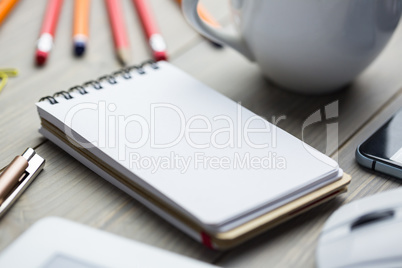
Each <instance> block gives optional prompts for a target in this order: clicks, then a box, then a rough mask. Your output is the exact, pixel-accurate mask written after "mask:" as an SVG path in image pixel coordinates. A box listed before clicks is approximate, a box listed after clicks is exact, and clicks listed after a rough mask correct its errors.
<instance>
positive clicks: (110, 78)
mask: <svg viewBox="0 0 402 268" xmlns="http://www.w3.org/2000/svg"><path fill="white" fill-rule="evenodd" d="M145 65H149V66H151V68H153V69H155V70H156V69H159V66H158V64H157V63H156V62H155V61H153V60H148V61H145V62H143V63H142V64H139V65H133V66H129V67H126V68H123V69H121V70H119V71H117V72H114V73H112V74H110V75H104V76H101V77H99V78H98V79H96V80H90V81H88V82H85V83H84V84H83V85H81V86H80V85H78V86H74V87H72V88H70V89H69V90H67V91H66V90H63V91H59V92H56V93H54V94H53V95H52V96H46V97H43V98H40V99H39V101H45V100H47V101H49V102H50V104H52V105H53V104H57V103H59V102H58V101H57V100H56V97H59V96H63V97H64V98H65V99H66V100H70V99H73V98H74V97H73V96H71V94H70V93H71V92H74V91H76V92H78V93H80V94H81V95H85V94H88V93H89V92H88V91H87V90H86V88H87V87H90V86H92V87H93V88H94V89H96V90H100V89H102V88H103V87H102V83H103V82H104V81H106V82H107V83H109V84H111V85H115V84H117V80H116V77H118V76H121V77H123V78H124V79H131V78H132V71H134V70H136V71H137V73H138V74H140V75H143V74H146V72H145V71H144V66H145Z"/></svg>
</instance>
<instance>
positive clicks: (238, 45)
mask: <svg viewBox="0 0 402 268" xmlns="http://www.w3.org/2000/svg"><path fill="white" fill-rule="evenodd" d="M198 1H199V0H182V10H183V13H184V16H185V18H186V19H187V21H188V22H189V23H190V25H192V26H193V27H194V28H195V29H196V30H197V31H198V32H200V33H201V34H202V35H204V36H206V37H207V38H210V39H211V40H213V41H215V42H217V43H223V44H225V45H228V46H230V47H232V48H234V49H235V50H237V51H238V52H240V53H241V54H243V55H244V56H245V57H246V58H248V59H249V60H250V61H255V59H254V55H253V54H252V53H251V51H250V49H249V48H248V47H247V45H246V43H245V41H244V39H243V38H242V37H241V36H240V35H235V34H230V33H226V32H224V31H221V30H217V29H216V28H213V27H211V26H209V25H208V24H207V23H205V22H204V21H203V20H202V19H201V18H200V16H199V15H198V12H197V6H198Z"/></svg>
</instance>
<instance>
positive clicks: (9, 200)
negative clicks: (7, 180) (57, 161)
mask: <svg viewBox="0 0 402 268" xmlns="http://www.w3.org/2000/svg"><path fill="white" fill-rule="evenodd" d="M21 156H22V157H23V158H25V159H26V160H27V161H28V166H27V167H26V168H25V170H23V171H22V173H19V174H16V176H19V180H18V182H17V183H16V185H15V187H14V188H13V190H12V191H11V192H10V193H9V194H8V195H7V197H5V199H4V202H3V203H1V205H0V217H2V216H3V215H4V214H5V212H6V211H7V210H8V209H9V208H10V207H11V206H12V205H13V204H14V202H15V201H16V200H17V199H18V198H19V197H20V196H21V194H22V193H23V192H24V191H25V189H26V188H27V187H28V186H29V184H30V183H31V182H32V181H33V180H34V179H35V178H36V176H37V175H38V174H39V173H40V172H41V171H42V169H43V166H44V164H45V159H43V158H42V157H41V156H39V155H38V154H37V153H36V152H35V151H34V150H33V149H32V148H28V149H26V150H25V152H24V153H23V154H22V155H21ZM12 163H14V161H13V162H12ZM11 165H12V164H10V165H9V166H8V167H7V169H8V168H12V166H11ZM5 171H6V170H4V171H3V173H4V172H5ZM3 173H2V174H1V175H3ZM0 179H1V178H0Z"/></svg>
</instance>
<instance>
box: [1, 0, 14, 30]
mask: <svg viewBox="0 0 402 268" xmlns="http://www.w3.org/2000/svg"><path fill="white" fill-rule="evenodd" d="M17 2H18V0H3V1H0V24H1V23H2V22H3V20H4V19H5V18H6V17H7V15H8V14H9V13H10V12H11V10H12V9H13V7H14V6H15V4H16V3H17Z"/></svg>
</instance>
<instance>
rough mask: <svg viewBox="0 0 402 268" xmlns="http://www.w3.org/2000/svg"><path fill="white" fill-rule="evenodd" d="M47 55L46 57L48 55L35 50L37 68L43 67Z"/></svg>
mask: <svg viewBox="0 0 402 268" xmlns="http://www.w3.org/2000/svg"><path fill="white" fill-rule="evenodd" d="M47 55H48V53H47V52H45V51H41V50H36V53H35V59H36V64H37V65H38V66H42V65H44V64H45V62H46V59H47Z"/></svg>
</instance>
